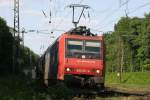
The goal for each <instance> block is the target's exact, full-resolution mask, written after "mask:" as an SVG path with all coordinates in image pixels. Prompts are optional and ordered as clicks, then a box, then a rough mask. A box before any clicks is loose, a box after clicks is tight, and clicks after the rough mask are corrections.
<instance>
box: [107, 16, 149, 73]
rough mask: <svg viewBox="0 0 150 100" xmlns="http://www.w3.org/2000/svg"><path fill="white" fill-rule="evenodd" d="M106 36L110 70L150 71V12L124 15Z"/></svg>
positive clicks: (108, 67)
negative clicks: (137, 15)
mask: <svg viewBox="0 0 150 100" xmlns="http://www.w3.org/2000/svg"><path fill="white" fill-rule="evenodd" d="M104 37H105V43H106V66H107V71H108V72H118V71H124V72H135V71H150V13H148V14H145V15H144V17H143V18H138V17H133V18H131V17H128V16H126V17H122V18H121V19H120V20H119V21H118V23H117V24H115V26H114V31H113V32H112V33H105V34H104Z"/></svg>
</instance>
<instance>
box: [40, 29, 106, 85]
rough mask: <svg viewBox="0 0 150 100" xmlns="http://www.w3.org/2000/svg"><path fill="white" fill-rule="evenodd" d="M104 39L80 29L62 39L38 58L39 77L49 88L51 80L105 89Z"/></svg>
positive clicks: (63, 36)
mask: <svg viewBox="0 0 150 100" xmlns="http://www.w3.org/2000/svg"><path fill="white" fill-rule="evenodd" d="M104 58H105V54H104V39H103V36H97V35H94V34H92V33H91V32H90V30H89V29H86V27H83V26H80V27H77V28H75V29H73V30H71V31H69V32H66V33H64V34H63V35H61V36H60V37H59V38H58V39H57V40H56V41H55V42H54V43H53V44H52V45H51V46H49V47H48V49H47V50H46V52H45V53H44V54H43V55H42V56H41V58H40V60H39V64H38V67H37V72H38V75H40V76H42V78H43V79H44V83H45V84H46V85H48V83H51V81H53V80H60V81H65V82H66V81H67V82H68V83H71V82H72V83H80V84H81V85H87V84H88V85H98V86H101V87H103V86H104V77H105V59H104Z"/></svg>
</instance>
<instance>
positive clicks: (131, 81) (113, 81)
mask: <svg viewBox="0 0 150 100" xmlns="http://www.w3.org/2000/svg"><path fill="white" fill-rule="evenodd" d="M105 80H106V86H118V87H123V88H129V89H137V90H150V72H126V73H123V74H122V79H121V82H120V78H119V77H118V76H117V73H107V74H106V79H105Z"/></svg>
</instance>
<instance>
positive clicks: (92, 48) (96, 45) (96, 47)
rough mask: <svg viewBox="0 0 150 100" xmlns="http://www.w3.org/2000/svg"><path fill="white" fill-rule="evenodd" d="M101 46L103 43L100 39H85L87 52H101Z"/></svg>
mask: <svg viewBox="0 0 150 100" xmlns="http://www.w3.org/2000/svg"><path fill="white" fill-rule="evenodd" d="M100 46H101V44H100V42H99V41H85V52H90V53H99V52H100Z"/></svg>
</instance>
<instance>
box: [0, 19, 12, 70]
mask: <svg viewBox="0 0 150 100" xmlns="http://www.w3.org/2000/svg"><path fill="white" fill-rule="evenodd" d="M12 45H13V37H12V34H11V33H10V32H9V27H8V26H7V24H6V21H5V20H4V19H3V18H1V17H0V69H5V70H10V69H11V65H12Z"/></svg>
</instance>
